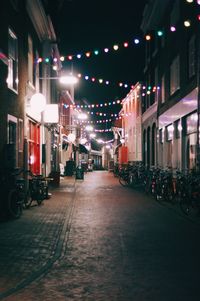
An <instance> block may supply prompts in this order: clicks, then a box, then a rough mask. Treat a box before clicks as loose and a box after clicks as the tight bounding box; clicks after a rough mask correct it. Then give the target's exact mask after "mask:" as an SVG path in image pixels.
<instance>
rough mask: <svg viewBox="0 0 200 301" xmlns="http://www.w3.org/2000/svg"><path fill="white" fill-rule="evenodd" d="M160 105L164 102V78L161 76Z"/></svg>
mask: <svg viewBox="0 0 200 301" xmlns="http://www.w3.org/2000/svg"><path fill="white" fill-rule="evenodd" d="M161 89H162V90H161V103H164V102H165V76H164V75H163V76H162V79H161Z"/></svg>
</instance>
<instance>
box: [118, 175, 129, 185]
mask: <svg viewBox="0 0 200 301" xmlns="http://www.w3.org/2000/svg"><path fill="white" fill-rule="evenodd" d="M119 183H120V184H121V185H122V186H128V185H129V183H128V181H127V179H126V178H124V177H119Z"/></svg>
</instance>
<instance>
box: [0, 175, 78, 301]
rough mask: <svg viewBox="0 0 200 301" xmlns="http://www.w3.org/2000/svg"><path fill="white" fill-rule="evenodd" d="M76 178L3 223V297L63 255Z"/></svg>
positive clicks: (0, 249)
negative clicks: (19, 216)
mask: <svg viewBox="0 0 200 301" xmlns="http://www.w3.org/2000/svg"><path fill="white" fill-rule="evenodd" d="M74 184H75V180H74V179H73V178H70V177H66V178H65V179H64V180H61V183H60V187H59V188H58V189H53V190H51V192H52V197H51V198H50V199H48V200H44V202H43V203H42V205H40V206H37V205H36V203H34V202H33V203H32V206H31V207H30V208H29V209H27V210H24V212H23V215H22V217H21V218H20V219H18V220H14V221H8V222H3V223H0V241H1V243H0V299H1V298H2V297H3V296H4V295H7V294H10V293H11V292H15V291H16V290H18V288H21V287H24V286H26V285H28V284H29V283H30V282H32V281H33V280H34V278H37V277H38V276H39V275H40V274H41V273H43V272H45V270H47V269H49V268H50V266H51V265H52V264H53V262H54V261H55V260H56V259H57V258H58V257H59V256H60V254H61V252H62V247H63V246H62V244H63V238H62V235H63V231H65V232H67V231H68V228H67V227H68V221H69V219H70V214H71V211H72V208H73V198H74V193H75V185H74Z"/></svg>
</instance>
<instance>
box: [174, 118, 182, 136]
mask: <svg viewBox="0 0 200 301" xmlns="http://www.w3.org/2000/svg"><path fill="white" fill-rule="evenodd" d="M181 131H182V126H181V121H180V119H179V120H176V121H175V123H174V138H175V139H179V138H180V137H181Z"/></svg>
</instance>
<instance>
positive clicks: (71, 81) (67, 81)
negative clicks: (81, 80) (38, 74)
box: [59, 75, 78, 85]
mask: <svg viewBox="0 0 200 301" xmlns="http://www.w3.org/2000/svg"><path fill="white" fill-rule="evenodd" d="M59 81H60V83H61V84H64V85H75V84H77V82H78V78H77V77H75V76H73V75H66V76H61V77H60V78H59Z"/></svg>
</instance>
